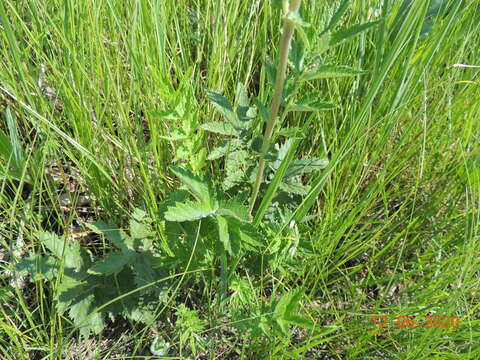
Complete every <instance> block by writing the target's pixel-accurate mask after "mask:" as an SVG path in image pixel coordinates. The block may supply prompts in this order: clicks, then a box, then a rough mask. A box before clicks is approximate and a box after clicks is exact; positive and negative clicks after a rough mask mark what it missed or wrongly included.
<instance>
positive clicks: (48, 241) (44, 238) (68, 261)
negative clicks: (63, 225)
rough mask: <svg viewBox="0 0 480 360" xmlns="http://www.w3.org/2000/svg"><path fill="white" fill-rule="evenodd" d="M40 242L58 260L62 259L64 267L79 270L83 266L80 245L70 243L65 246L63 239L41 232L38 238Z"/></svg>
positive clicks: (65, 242) (65, 241)
mask: <svg viewBox="0 0 480 360" xmlns="http://www.w3.org/2000/svg"><path fill="white" fill-rule="evenodd" d="M39 240H40V242H41V243H42V244H43V245H45V247H46V248H47V249H48V250H50V251H51V252H52V253H53V254H54V255H55V256H56V257H58V258H59V259H64V264H65V267H67V268H74V269H80V268H81V267H82V266H83V259H82V256H81V249H80V244H79V243H78V242H72V243H71V244H67V240H66V239H65V238H64V237H61V238H60V237H58V236H57V235H56V234H54V233H51V232H42V233H40V236H39Z"/></svg>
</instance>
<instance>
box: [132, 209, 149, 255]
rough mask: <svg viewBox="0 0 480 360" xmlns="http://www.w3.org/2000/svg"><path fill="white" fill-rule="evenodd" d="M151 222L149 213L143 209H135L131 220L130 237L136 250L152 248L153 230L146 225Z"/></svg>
mask: <svg viewBox="0 0 480 360" xmlns="http://www.w3.org/2000/svg"><path fill="white" fill-rule="evenodd" d="M147 221H151V219H150V218H149V217H148V215H147V213H146V212H145V211H143V210H141V209H138V208H137V209H135V210H134V211H133V214H132V216H131V218H130V223H129V225H130V226H129V227H130V235H131V237H132V239H133V242H134V244H133V245H134V247H135V249H138V248H142V249H143V250H149V249H150V248H151V246H152V237H153V233H152V229H151V228H150V226H149V225H148V224H147V223H146V222H147Z"/></svg>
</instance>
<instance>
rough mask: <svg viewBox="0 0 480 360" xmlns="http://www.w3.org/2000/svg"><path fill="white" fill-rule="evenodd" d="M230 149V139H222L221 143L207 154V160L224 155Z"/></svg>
mask: <svg viewBox="0 0 480 360" xmlns="http://www.w3.org/2000/svg"><path fill="white" fill-rule="evenodd" d="M230 149H231V143H230V141H224V142H222V144H220V145H219V146H217V147H216V148H214V149H213V150H212V151H211V152H210V154H209V155H208V156H207V160H216V159H220V158H221V157H223V156H225V155H226V154H227V153H228V152H229V151H230Z"/></svg>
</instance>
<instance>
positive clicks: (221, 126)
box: [201, 121, 238, 136]
mask: <svg viewBox="0 0 480 360" xmlns="http://www.w3.org/2000/svg"><path fill="white" fill-rule="evenodd" d="M201 128H202V129H204V130H206V131H210V132H213V133H216V134H221V135H227V136H234V135H237V134H238V132H237V130H235V129H234V127H233V126H232V125H231V124H229V123H226V122H221V121H212V122H208V123H205V124H203V125H202V126H201Z"/></svg>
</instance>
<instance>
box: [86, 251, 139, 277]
mask: <svg viewBox="0 0 480 360" xmlns="http://www.w3.org/2000/svg"><path fill="white" fill-rule="evenodd" d="M133 254H135V253H134V252H123V251H122V252H114V253H110V254H108V255H107V256H105V259H104V260H103V261H99V262H96V263H95V264H94V265H93V266H92V267H91V268H90V269H88V273H89V274H92V275H105V276H106V275H113V274H118V273H119V272H120V271H122V270H123V267H124V266H125V265H127V264H129V263H130V261H131V259H132V256H133Z"/></svg>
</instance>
